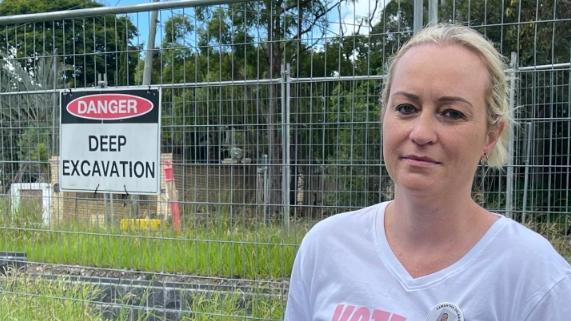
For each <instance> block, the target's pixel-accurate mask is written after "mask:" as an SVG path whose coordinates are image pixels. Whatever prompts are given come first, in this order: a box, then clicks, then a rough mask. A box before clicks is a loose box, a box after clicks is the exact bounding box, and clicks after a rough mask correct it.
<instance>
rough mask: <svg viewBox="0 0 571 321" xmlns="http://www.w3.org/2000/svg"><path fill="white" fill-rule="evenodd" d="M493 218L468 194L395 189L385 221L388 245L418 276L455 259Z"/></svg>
mask: <svg viewBox="0 0 571 321" xmlns="http://www.w3.org/2000/svg"><path fill="white" fill-rule="evenodd" d="M496 218H497V217H495V216H494V215H492V214H490V213H488V212H487V211H486V210H484V209H483V208H481V207H480V206H479V205H478V204H476V203H475V202H474V201H473V200H472V199H471V198H470V197H469V196H468V197H464V198H462V197H460V196H458V195H454V197H442V198H437V197H434V195H432V197H431V198H422V197H418V195H410V194H407V193H399V192H398V191H397V192H396V193H395V199H394V200H393V201H392V202H391V203H390V204H389V205H388V207H387V209H386V211H385V221H384V224H385V234H386V238H387V241H388V243H389V246H390V247H391V248H392V250H393V252H394V253H395V255H396V256H397V258H398V259H399V261H400V262H401V264H402V265H403V266H404V267H405V269H406V270H407V271H408V272H409V273H410V275H411V276H413V277H419V276H423V275H428V274H431V273H434V272H436V271H439V270H441V269H443V268H445V267H447V266H449V265H451V264H453V263H454V262H456V261H458V260H459V259H460V258H461V257H462V256H464V255H465V254H466V253H467V252H468V251H469V250H470V249H471V248H472V247H473V246H474V245H475V244H476V243H477V242H478V241H479V240H480V239H481V238H482V236H483V235H484V234H485V233H486V231H487V230H488V229H489V228H490V226H491V225H492V224H493V222H494V221H495V220H496Z"/></svg>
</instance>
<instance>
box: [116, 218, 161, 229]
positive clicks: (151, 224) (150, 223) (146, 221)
mask: <svg viewBox="0 0 571 321" xmlns="http://www.w3.org/2000/svg"><path fill="white" fill-rule="evenodd" d="M119 227H120V228H121V231H128V230H147V231H156V230H158V229H159V228H160V227H161V220H159V219H150V218H124V219H121V222H120V223H119Z"/></svg>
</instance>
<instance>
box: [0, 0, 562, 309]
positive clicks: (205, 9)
mask: <svg viewBox="0 0 571 321" xmlns="http://www.w3.org/2000/svg"><path fill="white" fill-rule="evenodd" d="M53 2H54V6H53V7H52V8H53V9H54V10H63V9H68V8H64V7H62V6H64V5H68V4H67V3H66V4H64V3H63V2H62V3H61V5H60V4H59V2H58V1H57V0H56V1H53ZM419 4H422V1H364V0H359V1H341V0H320V1H209V0H201V1H197V0H186V1H171V2H153V3H148V4H144V5H138V6H128V7H119V8H103V7H100V6H99V5H98V4H97V3H95V2H85V3H84V2H82V1H79V0H78V1H77V5H78V7H92V8H89V9H80V10H70V11H66V12H58V13H45V12H44V13H39V14H36V15H33V16H26V17H23V16H18V15H16V14H21V13H28V11H27V10H29V9H27V8H24V7H21V8H18V7H9V6H8V5H7V3H6V2H0V12H1V13H2V14H3V15H5V16H3V17H0V58H1V59H0V154H1V157H0V186H1V188H2V200H1V204H0V206H1V208H2V210H1V216H0V229H1V232H2V233H1V236H0V244H2V248H0V251H1V252H4V253H0V254H1V255H4V257H5V258H4V259H2V258H0V262H7V263H10V264H12V265H17V266H20V267H22V268H21V271H20V272H19V273H16V274H13V275H12V276H11V278H6V279H3V280H2V282H4V284H3V285H2V292H3V294H2V295H3V297H4V298H6V301H2V302H0V304H4V302H8V303H9V302H18V304H17V305H11V307H13V306H18V307H22V309H21V310H16V312H14V311H15V310H14V308H11V309H10V310H6V309H2V308H0V318H2V315H1V313H3V312H2V311H5V310H6V311H10V313H21V315H22V317H21V319H26V318H27V317H26V314H25V313H26V312H27V310H29V307H31V306H42V308H43V310H42V309H39V308H38V310H33V311H34V312H33V313H35V315H41V314H42V313H45V315H46V316H49V317H46V319H49V318H53V316H54V315H57V313H63V314H64V316H62V317H60V318H61V319H87V318H88V317H89V318H92V319H98V318H99V319H105V318H106V319H113V320H134V319H146V320H238V319H239V320H242V319H243V320H280V319H282V318H283V310H284V307H285V302H286V293H287V280H288V277H289V275H290V272H291V266H292V263H293V259H294V256H295V253H296V250H297V246H298V245H299V243H300V241H301V239H302V237H303V235H304V233H305V232H306V231H307V230H308V228H310V227H311V226H312V224H313V223H315V222H316V221H317V220H319V219H322V218H324V217H327V216H330V215H333V214H336V213H339V212H343V211H347V210H352V209H357V208H361V207H365V206H369V205H372V204H375V203H378V202H381V201H384V200H389V199H391V198H392V197H393V188H392V183H391V180H390V178H389V176H388V174H387V172H386V169H385V165H384V161H383V155H382V146H381V141H382V137H381V129H380V112H381V109H380V102H379V95H380V91H381V88H382V86H383V83H384V80H385V68H386V65H387V63H388V61H389V58H390V57H391V56H392V55H393V54H394V53H395V52H396V51H397V50H398V48H400V47H401V46H402V44H403V43H404V42H405V41H406V40H407V39H409V38H410V37H411V36H412V34H413V33H414V31H415V28H414V26H415V25H418V26H422V25H423V24H426V23H427V22H434V21H440V22H454V23H459V24H464V25H469V26H471V27H473V28H475V29H476V30H478V31H480V32H482V33H483V34H484V35H486V36H487V37H489V38H490V39H491V40H492V41H493V42H494V43H495V44H496V46H497V48H498V49H499V50H500V51H501V52H502V53H503V54H504V55H505V56H506V64H507V68H508V69H507V70H506V72H507V73H508V75H509V77H510V81H509V84H510V93H511V98H512V99H511V100H510V102H511V104H512V107H513V117H514V119H515V121H516V124H515V125H514V126H513V128H512V130H513V133H514V135H513V140H512V144H511V145H510V146H511V147H510V150H511V157H510V161H509V164H508V165H507V166H506V167H505V168H504V169H503V170H501V171H496V170H490V169H488V168H486V167H484V166H481V168H479V169H478V172H477V174H476V179H475V181H474V198H475V199H476V200H477V201H478V202H480V203H482V204H483V205H484V206H485V207H487V208H489V209H490V210H492V211H495V212H498V213H501V214H505V215H507V216H509V217H513V218H514V219H517V220H520V221H523V222H525V223H527V224H530V225H532V226H533V227H534V228H536V229H538V230H539V231H540V232H542V233H544V234H546V235H547V236H550V237H552V240H553V242H554V244H555V245H556V247H557V248H558V249H559V250H560V251H562V253H567V255H569V252H565V251H569V247H570V246H571V245H569V243H568V242H569V232H570V231H569V229H570V228H571V222H570V218H571V216H570V215H569V214H570V213H571V212H570V207H569V201H568V199H569V177H570V174H571V173H570V171H571V170H570V168H571V167H570V165H571V164H570V162H571V152H570V150H571V132H570V130H571V129H570V128H571V127H570V125H571V124H570V120H571V118H570V115H569V112H570V110H571V101H570V96H571V85H570V79H569V78H570V75H571V68H570V62H571V54H570V52H571V49H570V48H571V44H570V42H571V39H570V38H569V30H571V4H570V3H569V2H568V1H556V0H550V1H523V0H521V1H505V0H489V1H425V2H424V6H423V7H420V6H419ZM415 6H416V8H415ZM415 9H416V10H415ZM153 11H155V12H156V22H157V24H156V26H157V30H156V39H155V40H154V45H152V46H150V42H153V41H152V37H150V38H149V34H150V33H151V34H152V32H151V31H152V30H151V29H152V28H153V25H154V24H153V23H152V19H154V18H153V17H154V15H153ZM415 12H418V13H417V14H416V15H415ZM420 13H422V14H420ZM10 15H11V16H10ZM149 55H152V61H149V60H148V59H146V58H147V57H149ZM145 63H146V64H147V66H145ZM145 67H147V68H145ZM146 70H147V71H146ZM148 71H150V72H151V73H150V74H146V75H145V73H146V72H148ZM146 77H149V78H147V79H150V82H149V83H147V82H144V79H145V78H146ZM143 84H144V85H143ZM145 86H146V87H145ZM148 86H153V87H158V88H160V89H161V94H162V104H161V138H160V141H161V147H160V150H161V166H160V172H161V176H162V177H161V182H160V192H159V193H158V195H134V194H133V193H130V192H129V191H128V190H125V191H124V193H117V194H107V193H101V192H98V191H97V190H94V191H93V192H85V193H80V192H66V191H62V190H60V188H59V171H60V165H59V162H60V160H59V153H60V150H61V146H59V144H60V102H59V95H60V91H61V90H65V91H71V92H74V91H81V90H85V89H94V88H95V89H96V88H100V89H101V90H104V89H106V90H115V89H132V88H143V89H144V88H147V87H148ZM467 143H469V142H467ZM94 179H98V178H94ZM177 220H178V221H177ZM14 262H16V263H14ZM37 276H41V278H37ZM30 277H31V278H30ZM6 284H8V285H9V286H8V285H6ZM70 284H71V285H70ZM5 285H6V286H5ZM68 285H69V286H68ZM9 300H13V301H9ZM38 302H42V303H38ZM74 313H75V314H74ZM12 315H14V314H12Z"/></svg>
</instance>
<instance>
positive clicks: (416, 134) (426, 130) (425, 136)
mask: <svg viewBox="0 0 571 321" xmlns="http://www.w3.org/2000/svg"><path fill="white" fill-rule="evenodd" d="M434 121H435V120H434V119H433V117H432V116H431V115H429V114H426V113H422V114H421V115H419V117H417V118H416V120H415V122H414V123H413V127H412V129H411V131H410V139H411V140H412V141H413V142H414V143H415V144H417V145H427V144H433V143H435V142H436V140H437V135H436V128H435V125H436V124H435V123H434Z"/></svg>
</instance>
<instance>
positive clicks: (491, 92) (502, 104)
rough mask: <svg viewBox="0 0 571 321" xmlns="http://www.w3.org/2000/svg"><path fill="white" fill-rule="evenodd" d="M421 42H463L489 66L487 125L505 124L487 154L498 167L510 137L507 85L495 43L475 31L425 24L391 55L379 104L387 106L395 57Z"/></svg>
mask: <svg viewBox="0 0 571 321" xmlns="http://www.w3.org/2000/svg"><path fill="white" fill-rule="evenodd" d="M421 44H437V45H444V44H453V45H459V46H462V47H464V48H466V49H468V50H470V51H472V52H474V53H476V54H477V55H478V56H480V58H481V59H482V62H483V63H484V64H485V65H486V67H487V68H488V74H489V76H490V84H489V87H488V91H487V92H486V114H487V124H488V128H493V127H495V126H499V125H501V123H503V124H504V128H503V131H502V133H501V135H500V137H498V141H497V143H496V146H495V147H494V149H492V150H491V151H490V153H489V154H488V155H487V156H488V166H490V167H496V168H501V167H502V166H503V165H505V164H506V162H507V158H508V150H507V149H508V142H509V139H510V135H511V133H510V131H509V127H510V126H509V124H510V122H511V121H512V119H511V114H510V110H509V104H508V85H507V82H506V75H505V67H506V66H505V63H504V58H503V56H502V55H501V54H500V53H499V52H498V51H497V50H496V49H495V48H494V45H493V44H492V43H491V42H490V41H488V40H487V39H485V38H484V37H483V36H482V35H481V34H480V33H478V32H477V31H475V30H473V29H471V28H468V27H464V26H458V25H452V24H438V25H435V26H431V27H427V28H425V29H424V30H422V31H420V32H419V33H417V34H416V35H414V36H413V37H412V38H411V39H410V40H409V41H407V42H406V43H405V44H404V45H403V46H402V47H401V48H400V49H399V51H398V52H397V54H396V55H395V56H394V57H393V58H392V59H391V61H390V64H389V69H388V74H387V78H386V79H387V80H386V84H385V87H384V88H383V91H382V94H381V103H382V108H383V110H384V108H385V107H386V106H387V103H388V100H389V93H390V90H391V84H392V78H393V73H394V70H395V65H396V64H397V62H398V60H399V59H400V58H401V57H402V56H403V55H404V54H405V53H406V52H407V51H408V50H409V49H410V48H412V47H414V46H418V45H421Z"/></svg>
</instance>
